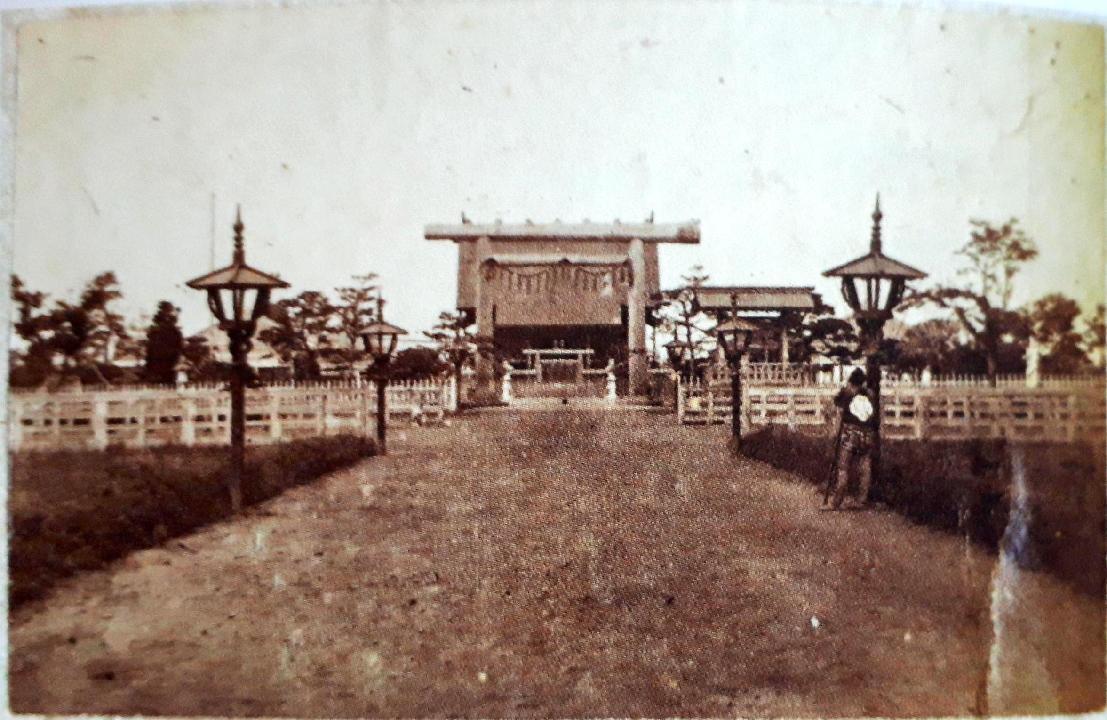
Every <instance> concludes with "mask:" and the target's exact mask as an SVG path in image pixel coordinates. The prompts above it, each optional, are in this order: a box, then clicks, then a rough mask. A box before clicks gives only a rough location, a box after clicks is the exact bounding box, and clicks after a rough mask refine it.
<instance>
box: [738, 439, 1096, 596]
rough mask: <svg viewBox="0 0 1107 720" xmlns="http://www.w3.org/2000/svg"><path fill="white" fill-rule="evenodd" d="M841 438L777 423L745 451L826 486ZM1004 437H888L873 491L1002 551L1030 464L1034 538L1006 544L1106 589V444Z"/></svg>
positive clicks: (1031, 560)
mask: <svg viewBox="0 0 1107 720" xmlns="http://www.w3.org/2000/svg"><path fill="white" fill-rule="evenodd" d="M833 444H834V438H833V437H827V436H825V435H812V434H806V433H798V432H789V431H788V430H786V429H783V428H775V427H770V428H767V429H764V430H760V431H758V432H755V433H753V434H751V435H750V436H748V437H747V438H746V439H745V440H744V441H743V445H742V449H743V452H744V453H745V454H746V455H748V456H750V457H754V458H756V459H758V460H762V461H764V462H767V463H769V464H771V465H773V466H774V467H778V468H780V469H782V470H786V471H788V472H791V473H794V474H796V475H799V476H800V477H803V478H805V479H807V480H810V481H812V482H816V483H823V482H825V480H826V476H827V472H828V471H829V469H830V465H831V457H832V452H833ZM1013 450H1014V448H1013V446H1012V444H1011V443H1007V442H1004V441H1002V440H988V441H938V442H918V441H911V440H894V441H887V440H886V441H885V442H884V448H883V471H882V473H881V482H878V483H874V485H873V498H874V499H876V500H880V501H883V502H885V503H887V504H888V505H889V506H890V507H891V508H892V509H894V510H896V511H897V512H899V513H901V514H903V515H905V516H907V517H909V518H911V519H912V520H915V521H917V522H920V523H925V524H927V525H931V526H934V527H938V528H942V529H944V530H950V531H955V532H959V533H966V534H968V535H969V537H971V538H972V539H973V540H975V541H977V542H980V543H982V544H984V545H986V546H988V547H991V548H993V549H996V548H998V547H999V546H1000V544H1001V543H1002V540H1003V534H1004V529H1005V528H1006V526H1007V524H1008V520H1009V518H1010V515H1011V513H1010V509H1011V506H1012V499H1013V497H1014V496H1015V495H1016V491H1015V486H1014V484H1013V478H1014V475H1015V473H1016V472H1019V471H1020V470H1021V477H1022V479H1023V481H1024V483H1025V488H1026V493H1027V498H1028V508H1029V512H1023V513H1021V514H1020V515H1021V519H1023V520H1027V519H1028V520H1029V522H1028V528H1027V529H1028V531H1029V532H1028V535H1027V536H1025V539H1026V540H1028V542H1027V541H1025V540H1023V538H1019V543H1018V545H1017V546H1011V547H1006V548H1005V550H1006V551H1007V552H1009V553H1011V555H1012V557H1014V558H1015V559H1017V560H1018V561H1019V562H1020V564H1022V565H1023V566H1025V567H1031V568H1042V569H1046V570H1048V571H1049V572H1052V573H1053V574H1055V575H1057V576H1058V577H1060V578H1062V579H1064V580H1066V581H1067V582H1069V583H1071V584H1072V585H1074V586H1075V587H1077V588H1079V589H1080V590H1081V591H1082V592H1085V593H1088V594H1091V595H1093V596H1096V597H1100V596H1102V595H1103V592H1104V563H1103V556H1104V549H1105V548H1104V530H1105V528H1104V524H1105V523H1104V450H1103V448H1102V447H1100V446H1092V445H1090V444H1084V443H1073V444H1057V443H1021V444H1020V447H1019V450H1020V452H1018V453H1015V452H1013Z"/></svg>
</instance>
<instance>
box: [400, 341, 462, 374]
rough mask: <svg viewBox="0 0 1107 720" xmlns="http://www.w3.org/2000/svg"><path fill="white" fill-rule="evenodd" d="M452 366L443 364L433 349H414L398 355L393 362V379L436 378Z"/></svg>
mask: <svg viewBox="0 0 1107 720" xmlns="http://www.w3.org/2000/svg"><path fill="white" fill-rule="evenodd" d="M449 368H450V365H449V364H447V363H445V362H443V361H442V359H441V357H439V354H438V351H437V350H435V349H433V348H425V347H412V348H407V349H406V350H401V351H400V352H398V353H396V357H395V358H393V360H392V365H391V369H392V377H394V378H396V379H397V380H425V379H427V378H432V377H436V376H438V375H440V374H442V372H443V371H445V370H447V369H449Z"/></svg>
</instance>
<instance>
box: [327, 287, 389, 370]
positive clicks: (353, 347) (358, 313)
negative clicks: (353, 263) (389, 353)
mask: <svg viewBox="0 0 1107 720" xmlns="http://www.w3.org/2000/svg"><path fill="white" fill-rule="evenodd" d="M376 279H377V275H376V273H366V274H365V275H354V276H353V278H352V280H353V281H354V282H353V284H352V285H349V286H347V287H340V288H337V289H336V291H335V292H336V293H337V294H338V301H337V302H335V303H334V305H333V311H332V314H333V318H334V319H333V321H332V323H331V326H332V327H334V328H335V329H336V330H337V331H338V332H340V333H341V334H342V335H343V336H344V337H345V338H346V340H347V344H346V347H344V348H341V349H339V350H338V351H337V352H336V355H337V356H338V357H339V358H340V359H341V361H342V362H344V363H345V364H346V365H347V366H349V367H352V366H353V364H354V363H355V362H357V360H358V359H360V358H361V356H362V355H364V348H363V347H362V346H361V330H362V328H364V327H365V326H366V325H368V324H369V323H371V322H374V321H375V320H376V319H377V301H378V298H379V297H380V288H379V287H378V286H377V285H376V282H375V281H376Z"/></svg>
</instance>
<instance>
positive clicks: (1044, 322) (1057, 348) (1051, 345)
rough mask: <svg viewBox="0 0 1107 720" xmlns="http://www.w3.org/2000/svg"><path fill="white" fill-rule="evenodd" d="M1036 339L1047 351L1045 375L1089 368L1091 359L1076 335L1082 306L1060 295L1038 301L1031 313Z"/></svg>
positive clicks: (1033, 334)
mask: <svg viewBox="0 0 1107 720" xmlns="http://www.w3.org/2000/svg"><path fill="white" fill-rule="evenodd" d="M1027 315H1028V320H1029V325H1030V331H1031V334H1032V336H1033V338H1034V339H1035V340H1036V341H1037V342H1038V343H1039V344H1040V345H1041V346H1042V348H1043V349H1045V351H1046V352H1045V354H1044V355H1043V357H1042V364H1041V369H1042V370H1043V371H1044V372H1053V373H1072V372H1077V371H1078V370H1080V369H1081V368H1083V367H1084V366H1086V365H1087V362H1088V357H1087V355H1086V354H1085V353H1084V348H1083V347H1081V341H1082V340H1083V338H1081V336H1080V333H1078V332H1076V318H1077V317H1079V316H1080V306H1079V305H1077V304H1076V301H1075V300H1073V299H1071V298H1067V297H1065V296H1064V295H1062V294H1060V293H1051V294H1049V295H1046V296H1044V297H1042V298H1039V299H1038V300H1036V301H1035V302H1034V304H1033V305H1031V306H1030V308H1029V310H1028V312H1027Z"/></svg>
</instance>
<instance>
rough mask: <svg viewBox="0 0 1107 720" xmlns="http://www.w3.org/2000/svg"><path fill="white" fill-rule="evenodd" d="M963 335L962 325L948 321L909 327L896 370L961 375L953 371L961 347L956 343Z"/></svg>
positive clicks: (901, 346) (925, 322) (927, 322)
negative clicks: (956, 353) (930, 371)
mask: <svg viewBox="0 0 1107 720" xmlns="http://www.w3.org/2000/svg"><path fill="white" fill-rule="evenodd" d="M960 331H961V327H960V324H959V323H958V322H957V321H955V320H950V319H948V318H935V319H932V320H926V321H924V322H921V323H919V324H917V325H911V326H908V328H907V329H906V330H905V331H904V333H903V338H902V339H901V340H900V355H899V362H898V363H896V369H897V370H912V371H919V370H922V369H924V368H926V367H930V368H931V370H934V371H936V372H959V371H960V370H958V369H955V368H954V367H953V360H954V354H955V352H956V350H957V347H958V346H959V345H960V343H958V341H957V337H958V335H959V334H960Z"/></svg>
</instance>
